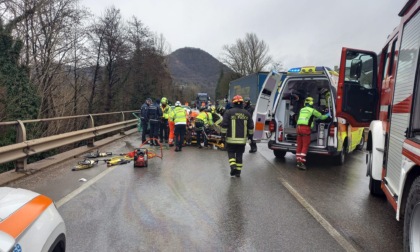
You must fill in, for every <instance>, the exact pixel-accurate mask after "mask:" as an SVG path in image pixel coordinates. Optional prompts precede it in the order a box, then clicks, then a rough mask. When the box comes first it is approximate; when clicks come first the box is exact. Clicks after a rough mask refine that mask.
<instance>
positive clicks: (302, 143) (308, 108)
mask: <svg viewBox="0 0 420 252" xmlns="http://www.w3.org/2000/svg"><path fill="white" fill-rule="evenodd" d="M313 105H314V99H313V98H312V97H307V98H306V99H305V106H304V107H303V108H301V110H300V112H299V118H298V120H297V130H296V132H297V149H296V161H297V167H298V168H299V169H301V170H306V166H305V163H306V154H307V153H308V148H309V144H310V143H311V128H312V127H313V126H314V123H313V120H314V117H316V118H319V119H321V120H325V119H327V118H328V117H329V116H330V113H329V112H328V113H327V114H325V115H322V114H321V113H320V112H318V111H317V110H316V109H314V108H313Z"/></svg>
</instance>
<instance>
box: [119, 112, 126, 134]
mask: <svg viewBox="0 0 420 252" xmlns="http://www.w3.org/2000/svg"><path fill="white" fill-rule="evenodd" d="M121 120H122V121H121V122H124V121H125V117H124V112H121ZM124 130H125V129H120V135H125V131H124Z"/></svg>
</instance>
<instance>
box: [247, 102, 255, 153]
mask: <svg viewBox="0 0 420 252" xmlns="http://www.w3.org/2000/svg"><path fill="white" fill-rule="evenodd" d="M244 104H245V106H244V109H246V110H247V111H248V112H249V113H250V114H251V117H252V115H253V114H254V109H255V108H254V107H253V106H252V104H251V99H250V98H249V97H247V98H245V101H244ZM249 146H250V147H251V149H250V150H249V153H255V152H257V143H256V142H255V140H254V139H252V138H251V139H250V143H249Z"/></svg>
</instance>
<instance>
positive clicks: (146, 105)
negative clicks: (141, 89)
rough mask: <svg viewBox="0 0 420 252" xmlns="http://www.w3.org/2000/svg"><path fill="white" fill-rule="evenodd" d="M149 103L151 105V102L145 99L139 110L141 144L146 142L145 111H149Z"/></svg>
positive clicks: (146, 120)
mask: <svg viewBox="0 0 420 252" xmlns="http://www.w3.org/2000/svg"><path fill="white" fill-rule="evenodd" d="M151 103H152V100H151V99H150V98H147V99H146V101H145V102H144V103H143V105H142V106H141V108H140V120H141V128H142V131H141V142H142V143H143V142H145V141H146V133H147V128H148V125H149V118H148V117H147V110H148V109H149V106H150V104H151Z"/></svg>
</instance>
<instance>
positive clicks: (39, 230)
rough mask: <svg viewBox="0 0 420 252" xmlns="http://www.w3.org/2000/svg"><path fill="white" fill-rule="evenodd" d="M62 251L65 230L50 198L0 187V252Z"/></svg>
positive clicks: (22, 190)
mask: <svg viewBox="0 0 420 252" xmlns="http://www.w3.org/2000/svg"><path fill="white" fill-rule="evenodd" d="M65 250H66V227H65V224H64V221H63V219H62V218H61V215H60V214H59V213H58V211H57V209H56V207H55V205H54V203H53V201H52V200H51V199H50V198H48V197H46V196H44V195H40V194H38V193H35V192H32V191H29V190H25V189H16V188H10V187H0V252H3V251H4V252H12V251H13V252H15V251H16V252H18V251H19V252H21V251H23V252H25V251H31V252H32V251H33V252H38V251H42V252H44V251H45V252H46V251H54V252H63V251H65Z"/></svg>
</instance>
